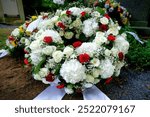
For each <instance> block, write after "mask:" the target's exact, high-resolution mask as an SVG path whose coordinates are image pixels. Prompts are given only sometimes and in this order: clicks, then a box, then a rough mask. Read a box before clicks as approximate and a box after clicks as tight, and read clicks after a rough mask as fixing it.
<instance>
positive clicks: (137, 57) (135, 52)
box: [126, 35, 150, 70]
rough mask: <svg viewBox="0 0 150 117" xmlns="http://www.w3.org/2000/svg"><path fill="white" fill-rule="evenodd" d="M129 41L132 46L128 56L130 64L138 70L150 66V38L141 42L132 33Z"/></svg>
mask: <svg viewBox="0 0 150 117" xmlns="http://www.w3.org/2000/svg"><path fill="white" fill-rule="evenodd" d="M128 41H129V43H130V48H129V52H128V54H127V56H126V57H127V63H128V64H129V66H130V67H132V68H134V69H136V70H144V69H148V68H150V40H147V41H145V43H144V44H140V43H139V42H138V41H136V40H135V39H134V38H133V37H132V36H131V35H128Z"/></svg>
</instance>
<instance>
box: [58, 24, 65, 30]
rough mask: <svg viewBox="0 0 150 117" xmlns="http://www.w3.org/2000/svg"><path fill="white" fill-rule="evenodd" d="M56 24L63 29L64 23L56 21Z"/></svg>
mask: <svg viewBox="0 0 150 117" xmlns="http://www.w3.org/2000/svg"><path fill="white" fill-rule="evenodd" d="M57 26H58V27H60V28H62V29H63V30H64V29H65V25H64V24H63V23H62V22H58V24H57Z"/></svg>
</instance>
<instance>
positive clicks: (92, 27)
mask: <svg viewBox="0 0 150 117" xmlns="http://www.w3.org/2000/svg"><path fill="white" fill-rule="evenodd" d="M97 29H98V23H97V22H96V19H95V18H91V19H87V20H85V21H84V22H83V31H82V32H83V33H84V34H85V36H86V37H90V36H92V35H93V34H94V33H95V32H96V30H97Z"/></svg>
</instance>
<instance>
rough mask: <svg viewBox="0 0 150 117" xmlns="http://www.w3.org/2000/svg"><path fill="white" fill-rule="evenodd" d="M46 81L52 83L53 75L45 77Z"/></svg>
mask: <svg viewBox="0 0 150 117" xmlns="http://www.w3.org/2000/svg"><path fill="white" fill-rule="evenodd" d="M46 81H48V82H53V81H54V74H52V73H49V74H48V75H47V76H46Z"/></svg>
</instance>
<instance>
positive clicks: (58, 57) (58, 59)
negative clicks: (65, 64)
mask: <svg viewBox="0 0 150 117" xmlns="http://www.w3.org/2000/svg"><path fill="white" fill-rule="evenodd" d="M52 57H53V58H54V61H55V62H56V63H59V62H61V60H62V58H63V52H61V51H55V52H54V53H53V54H52Z"/></svg>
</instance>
